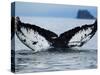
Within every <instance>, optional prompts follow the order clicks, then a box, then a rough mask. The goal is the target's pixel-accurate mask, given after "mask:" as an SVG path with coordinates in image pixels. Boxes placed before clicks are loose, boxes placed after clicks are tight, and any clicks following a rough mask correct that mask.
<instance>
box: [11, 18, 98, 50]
mask: <svg viewBox="0 0 100 75" xmlns="http://www.w3.org/2000/svg"><path fill="white" fill-rule="evenodd" d="M12 19H13V18H12ZM15 20H16V21H15V22H16V23H15V24H16V26H15V27H16V35H17V36H18V38H19V39H20V41H21V42H22V43H23V44H25V45H26V46H27V47H29V48H30V49H32V50H34V51H41V50H46V49H48V48H51V47H54V48H72V47H81V46H83V45H84V44H85V43H86V42H87V41H89V40H90V39H91V38H92V37H93V35H94V34H95V33H96V31H97V20H96V21H95V22H94V23H93V24H88V25H82V26H81V27H79V26H78V27H75V28H73V29H70V30H68V31H65V32H64V33H62V34H60V36H58V35H57V34H56V33H54V32H52V31H50V30H47V29H44V28H41V27H39V26H36V25H32V24H29V23H23V22H21V20H20V18H19V17H16V19H15ZM12 21H13V20H12Z"/></svg>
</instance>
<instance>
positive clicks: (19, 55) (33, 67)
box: [12, 16, 97, 73]
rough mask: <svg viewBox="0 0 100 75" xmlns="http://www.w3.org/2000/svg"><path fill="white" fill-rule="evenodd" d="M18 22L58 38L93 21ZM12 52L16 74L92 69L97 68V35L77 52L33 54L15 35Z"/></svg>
mask: <svg viewBox="0 0 100 75" xmlns="http://www.w3.org/2000/svg"><path fill="white" fill-rule="evenodd" d="M20 19H21V21H22V22H25V23H30V24H35V25H37V26H39V27H42V28H45V29H48V30H50V31H53V32H55V33H56V34H58V35H60V34H61V33H63V32H65V31H67V30H70V29H72V28H74V27H77V26H82V25H84V24H92V23H94V21H95V20H85V19H84V20H83V19H69V18H52V17H49V18H47V17H22V16H21V17H20ZM12 50H13V48H12ZM15 51H16V52H15V69H16V72H17V73H26V72H27V73H28V72H44V71H61V70H79V69H95V68H97V33H96V34H95V35H94V36H93V38H92V39H91V40H89V41H88V42H87V43H86V44H85V45H84V46H82V47H80V48H73V49H67V48H65V49H61V48H52V49H49V50H46V51H40V52H36V53H34V51H32V50H31V49H29V48H28V47H26V46H25V45H24V44H23V43H22V42H21V41H20V40H19V39H18V37H17V36H16V35H15Z"/></svg>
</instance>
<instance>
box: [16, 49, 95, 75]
mask: <svg viewBox="0 0 100 75" xmlns="http://www.w3.org/2000/svg"><path fill="white" fill-rule="evenodd" d="M55 50H56V51H55ZM62 50H64V51H62ZM15 62H16V63H15V68H16V73H29V72H46V71H62V70H80V69H95V68H97V50H79V49H51V51H45V52H42V51H41V52H37V53H34V52H33V51H32V50H18V51H16V53H15Z"/></svg>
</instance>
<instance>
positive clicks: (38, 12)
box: [12, 2, 97, 18]
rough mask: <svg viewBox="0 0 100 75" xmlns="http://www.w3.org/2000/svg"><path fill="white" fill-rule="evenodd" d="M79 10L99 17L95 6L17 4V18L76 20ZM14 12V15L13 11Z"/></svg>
mask: <svg viewBox="0 0 100 75" xmlns="http://www.w3.org/2000/svg"><path fill="white" fill-rule="evenodd" d="M12 5H13V4H12ZM78 10H88V11H89V12H90V13H91V14H92V15H93V16H95V17H96V16H97V7H94V6H76V5H63V4H46V3H31V2H15V16H35V17H36V16H38V17H66V18H75V17H76V16H77V12H78ZM12 12H13V14H14V11H13V10H12ZM13 14H12V15H13Z"/></svg>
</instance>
